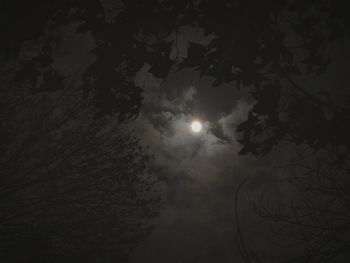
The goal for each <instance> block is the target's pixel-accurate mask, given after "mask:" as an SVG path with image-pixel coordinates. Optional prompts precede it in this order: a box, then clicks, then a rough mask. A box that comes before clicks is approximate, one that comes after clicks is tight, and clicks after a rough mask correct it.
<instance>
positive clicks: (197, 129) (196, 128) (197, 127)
mask: <svg viewBox="0 0 350 263" xmlns="http://www.w3.org/2000/svg"><path fill="white" fill-rule="evenodd" d="M191 129H192V131H194V132H200V131H201V129H202V124H201V123H200V122H199V121H194V122H192V124H191Z"/></svg>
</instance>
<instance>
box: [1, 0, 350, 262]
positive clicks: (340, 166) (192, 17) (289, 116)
mask: <svg viewBox="0 0 350 263" xmlns="http://www.w3.org/2000/svg"><path fill="white" fill-rule="evenodd" d="M121 3H122V5H121V7H118V8H117V7H115V10H114V11H118V15H117V16H113V17H112V19H107V16H106V11H105V9H104V7H103V2H100V1H97V0H91V1H79V0H65V1H50V2H47V1H43V0H36V1H35V2H31V3H27V2H26V1H19V0H17V1H2V2H1V10H2V11H1V15H0V18H1V19H2V20H1V23H0V24H1V29H3V30H1V32H4V33H3V36H4V39H7V40H8V41H3V42H2V43H1V46H0V48H1V52H2V54H3V57H4V60H6V61H9V60H11V59H12V60H14V59H15V58H16V57H17V56H18V53H19V51H20V49H21V45H22V44H23V43H25V41H28V40H32V39H40V41H41V43H42V44H41V47H40V51H39V52H38V54H39V55H38V56H35V57H33V58H32V59H31V60H29V61H16V60H15V61H16V63H18V64H20V65H21V70H19V71H18V72H17V74H16V76H15V80H16V81H17V83H20V84H23V83H25V84H26V85H29V86H30V87H31V88H30V90H31V91H36V92H39V94H41V95H38V98H41V96H44V94H47V93H46V92H47V91H53V90H56V89H58V88H59V87H63V86H64V85H62V84H61V83H63V81H62V76H59V74H57V72H56V71H55V69H54V68H53V67H52V59H53V57H52V56H53V50H54V48H55V46H56V45H57V43H58V42H59V41H58V40H59V38H58V37H59V36H57V35H55V34H54V33H53V32H54V28H57V27H59V26H60V25H62V24H65V23H69V22H71V21H80V22H82V24H81V25H80V27H79V29H78V30H79V32H91V34H92V36H93V38H94V40H95V42H96V48H95V49H94V50H93V51H92V52H93V54H95V56H96V61H95V62H94V63H93V64H92V65H90V67H89V68H88V69H87V70H86V71H85V72H84V73H83V76H82V85H78V86H79V88H80V89H79V90H80V91H83V92H81V93H77V94H78V96H76V95H74V96H73V98H80V97H84V96H86V97H87V98H88V99H89V101H90V102H92V105H94V106H95V107H96V111H94V112H93V114H94V115H95V117H98V118H97V119H100V120H101V121H102V120H103V119H104V118H105V117H106V115H112V114H117V115H118V117H119V121H123V120H126V119H130V118H133V117H135V116H137V114H138V112H139V109H140V105H141V102H142V90H141V89H140V88H139V87H137V86H136V85H135V83H134V82H133V77H134V75H135V73H136V72H137V71H138V70H139V69H140V68H141V67H142V65H144V64H145V63H147V64H148V65H150V69H149V71H150V72H151V73H152V74H153V75H154V76H155V77H158V78H165V77H166V76H167V75H168V74H169V73H171V72H172V70H181V69H183V68H194V69H196V70H198V71H199V72H200V73H201V75H207V76H211V77H213V78H214V79H215V80H214V82H213V86H214V87H216V86H218V85H220V84H221V83H231V84H233V85H232V86H233V87H236V88H240V87H249V89H250V93H251V95H252V97H253V98H254V100H255V104H254V106H253V108H252V110H251V111H250V113H249V115H248V117H247V120H246V121H245V122H243V123H242V124H241V125H239V127H238V132H241V134H242V136H241V139H240V140H239V142H240V143H241V144H242V150H241V152H240V153H241V154H248V153H251V154H253V155H255V156H258V157H262V156H265V155H267V154H268V153H270V152H271V151H272V150H273V149H274V148H275V147H276V146H278V145H281V144H283V143H289V144H293V145H298V146H303V147H304V146H305V147H306V148H307V149H308V150H310V151H312V158H311V159H306V158H304V159H302V160H301V161H300V162H299V164H298V165H297V166H298V167H300V166H302V167H303V166H305V165H306V164H305V163H304V162H307V166H309V165H311V166H312V167H314V165H315V164H317V163H321V164H322V172H320V171H319V169H318V168H317V169H315V168H312V169H311V168H310V167H309V168H307V169H305V170H297V171H298V174H297V177H296V178H294V177H293V179H292V182H293V183H297V185H299V186H300V189H301V190H303V189H305V187H306V186H308V183H310V182H309V181H307V182H305V181H303V180H306V179H307V178H309V177H310V176H311V175H312V176H311V177H312V178H315V176H316V178H319V177H320V178H321V179H322V180H325V181H326V182H324V184H321V185H319V184H318V183H317V182H314V181H312V180H311V189H314V188H317V189H318V188H320V189H319V190H318V191H321V193H322V196H323V197H324V198H326V196H327V194H328V190H329V189H328V188H329V187H330V188H334V187H335V189H337V190H336V191H334V198H335V200H338V201H337V202H340V204H341V200H342V199H343V198H345V197H346V195H347V193H346V192H345V191H344V189H342V186H344V185H345V186H346V182H343V183H340V182H342V181H343V180H345V179H344V178H343V177H345V175H346V174H348V168H347V166H348V159H349V157H348V156H349V155H348V151H349V146H350V145H349V143H350V141H349V139H348V134H350V125H348V123H349V118H350V108H349V103H348V100H349V95H348V94H344V98H345V100H347V101H345V103H344V102H340V101H339V100H338V99H335V98H334V96H333V94H330V93H329V92H326V91H324V90H316V91H311V90H310V89H309V87H305V86H304V85H303V83H302V81H297V79H298V78H300V77H301V76H305V75H309V76H310V75H311V76H313V75H319V74H323V73H324V72H325V71H326V70H327V67H328V65H329V63H330V62H331V51H332V47H333V46H334V45H335V43H337V42H338V41H344V39H345V38H346V37H348V35H349V25H350V19H349V16H348V14H347V8H346V4H347V3H346V1H327V0H321V1H316V0H311V1H302V0H293V1H277V0H268V1H254V0H248V1H247V0H237V1H233V0H224V1H210V0H201V1H185V0H176V1H175V0H164V1H158V0H151V1H142V0H132V1H130V0H128V1H121ZM19 5H22V6H21V7H22V8H21V9H20V10H19V9H18V6H19ZM253 7H254V8H253ZM117 9H118V10H117ZM10 20H11V21H13V25H12V28H11V29H10V28H9V27H7V25H6V24H5V22H6V23H7V22H8V21H10ZM184 27H185V28H196V29H200V30H202V31H203V32H204V33H203V36H202V38H205V37H207V36H211V37H212V40H211V41H210V43H209V44H208V43H205V44H203V43H202V42H201V41H187V42H185V43H184V41H183V40H182V41H180V39H181V37H182V36H181V29H182V28H184ZM38 78H40V79H43V80H44V81H43V82H42V83H41V84H40V85H37V83H38ZM13 92H15V93H16V92H17V90H14V91H13ZM54 94H56V93H54ZM27 96H29V95H26V97H27ZM31 96H34V95H31ZM50 96H51V95H50ZM15 98H16V100H14V101H13V103H14V105H16V104H17V103H18V102H17V97H15ZM55 100H56V99H55ZM9 101H12V100H9ZM43 102H45V100H43ZM40 105H41V107H43V109H45V107H48V106H47V105H46V104H45V103H44V105H42V103H40ZM45 105H46V106H45ZM77 105H78V104H77ZM90 106H91V105H90ZM22 107H24V105H23V106H22ZM35 112H36V111H35ZM18 114H19V113H18ZM44 115H45V114H44ZM4 116H6V115H4ZM16 118H17V116H16ZM28 120H33V119H32V117H31V118H29V119H28ZM96 121H97V120H96ZM29 122H30V121H29ZM31 123H32V124H31V125H33V126H36V123H38V125H41V124H40V123H41V122H40V121H35V122H34V123H33V122H31ZM55 123H56V122H55ZM58 123H60V122H57V123H56V124H55V125H58ZM81 123H86V122H85V121H83V122H81ZM88 123H90V122H88ZM34 124H35V125H34ZM45 125H46V124H45ZM10 127H11V129H12V130H13V131H14V132H18V128H15V127H12V126H10ZM315 127H317V128H315ZM12 130H11V132H9V130H7V132H5V133H4V135H3V136H1V139H2V140H3V141H4V142H7V141H8V137H9V138H11V135H12ZM30 130H31V129H28V128H26V129H25V130H24V131H26V132H28V131H30ZM38 132H39V131H36V130H35V132H34V133H33V134H26V133H25V134H20V135H18V138H26V137H25V136H38V135H36V134H37V133H38ZM39 137H40V139H41V136H39ZM43 138H45V136H44V137H43ZM67 138H69V136H68V137H67ZM21 140H22V139H21ZM26 144H27V142H26V141H24V142H22V143H21V144H20V145H19V146H17V147H19V148H18V149H19V150H18V151H19V153H20V154H22V151H24V150H21V149H22V148H21V147H26ZM21 145H23V146H21ZM48 145H50V143H48ZM53 152H55V151H53ZM20 154H17V155H16V154H15V155H14V157H13V158H14V160H17V159H16V158H17V156H20ZM319 155H322V158H321V160H322V162H321V161H320V157H319ZM30 156H33V157H34V156H35V154H34V153H33V154H31V155H30ZM49 156H50V155H48V157H49ZM28 160H30V158H29V159H28ZM10 161H11V160H10ZM4 164H6V165H7V166H6V167H10V168H11V169H13V170H14V171H15V170H16V169H17V170H18V169H19V166H16V165H14V164H13V163H11V162H8V161H6V162H5V161H4ZM293 165H295V164H294V163H293ZM6 169H7V168H6ZM333 170H336V171H337V174H335V175H334V174H333V173H332V171H333ZM307 171H309V172H307ZM326 171H327V172H326ZM301 175H302V177H301V178H303V179H301V178H300V177H299V176H301ZM331 175H332V177H331V178H333V180H329V176H331ZM338 177H340V178H342V179H339V180H340V182H338V184H339V185H340V187H339V186H334V185H333V183H334V182H337V179H336V178H338ZM7 179H10V177H7ZM300 180H302V183H300ZM322 180H321V181H322ZM306 189H307V187H306ZM315 191H316V190H315ZM311 193H314V192H312V191H311ZM305 198H306V197H305ZM307 198H309V197H307ZM305 200H306V199H305ZM324 204H328V202H325V203H324ZM340 204H339V205H340ZM301 207H302V206H301ZM344 208H345V206H344V207H342V206H341V205H340V207H339V209H340V210H339V211H340V213H341V214H343V216H345V212H344ZM298 209H299V208H298ZM298 209H297V210H298ZM300 209H301V208H300ZM303 209H304V208H303ZM309 209H310V210H309V212H308V214H309V215H308V216H307V218H308V219H307V220H311V225H312V224H313V225H315V224H316V225H317V226H318V223H315V222H314V221H313V217H312V216H311V215H313V214H314V213H316V212H315V211H322V209H323V208H322V209H321V208H319V207H318V203H317V202H316V203H313V202H311V205H310V207H309ZM337 209H338V208H337ZM339 211H338V210H337V213H338V212H339ZM318 213H319V212H318ZM316 214H317V213H316ZM293 215H294V218H293V220H294V221H295V220H299V219H300V216H299V214H293ZM332 216H333V217H332ZM275 218H276V217H275ZM282 218H284V217H283V216H282ZM319 218H320V219H322V218H323V219H324V220H328V219H327V218H328V217H327V216H324V217H322V216H320V217H319ZM330 218H333V219H335V218H336V213H333V214H331V216H330ZM345 221H346V220H345ZM309 223H310V222H309ZM322 224H323V223H321V225H322ZM325 224H326V223H325ZM299 226H300V224H299ZM303 227H305V226H303ZM327 227H328V228H327ZM326 228H327V229H328V230H330V232H329V233H336V232H334V231H335V228H329V226H328V225H327V226H326ZM309 229H312V228H309ZM328 230H327V231H328ZM342 230H343V229H342ZM337 231H338V230H337ZM303 232H307V231H303ZM345 232H346V231H345ZM310 233H312V235H314V234H316V233H317V232H314V231H311V232H310ZM325 233H326V232H325ZM327 233H328V232H327ZM323 234H324V233H322V234H320V235H319V238H320V239H311V240H312V242H314V240H317V242H321V240H323V238H324V237H326V236H328V234H325V235H323ZM299 237H300V236H299ZM309 237H310V236H309ZM309 237H307V238H305V237H303V238H304V239H303V240H304V241H305V242H306V243H308V242H309V241H308V240H309V239H308V238H309ZM39 239H40V238H39ZM328 240H331V241H332V242H326V243H325V244H326V245H324V246H322V248H319V249H321V250H317V247H314V246H312V247H311V250H307V251H306V252H307V253H306V255H311V254H313V255H316V254H317V253H318V252H320V253H319V254H318V256H320V257H321V258H322V260H326V259H328V256H330V255H334V254H336V253H338V252H339V251H343V250H344V249H342V246H343V245H339V246H338V245H336V246H334V247H333V246H332V247H330V246H329V245H330V244H333V242H334V240H333V239H332V238H330V239H329V238H328ZM317 242H316V243H317ZM321 243H322V242H321ZM334 244H346V242H345V243H344V242H338V241H337V242H335V243H334ZM306 247H307V246H306ZM335 247H336V248H335ZM323 249H328V250H327V251H328V252H324V251H323ZM310 251H314V252H312V253H311V254H310V253H309V252H310ZM315 251H316V252H315ZM303 260H305V261H307V260H308V261H312V260H321V259H320V258H317V259H316V258H314V257H311V258H309V257H306V258H304V259H303Z"/></svg>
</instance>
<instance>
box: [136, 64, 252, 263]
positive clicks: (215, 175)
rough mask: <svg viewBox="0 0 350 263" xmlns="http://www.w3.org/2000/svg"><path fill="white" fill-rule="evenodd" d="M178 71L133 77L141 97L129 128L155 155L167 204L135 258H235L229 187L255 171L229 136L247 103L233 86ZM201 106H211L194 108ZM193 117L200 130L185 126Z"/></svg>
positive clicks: (241, 117) (209, 260)
mask: <svg viewBox="0 0 350 263" xmlns="http://www.w3.org/2000/svg"><path fill="white" fill-rule="evenodd" d="M175 75H177V77H174V76H172V77H171V79H170V80H169V79H168V80H166V81H164V82H162V81H159V80H157V79H155V78H154V77H153V76H152V75H151V74H150V73H148V72H146V71H144V72H143V75H142V77H141V75H139V76H138V77H139V78H142V79H143V81H142V83H143V89H144V97H145V100H144V104H143V108H142V111H141V114H140V115H139V117H138V119H137V120H136V121H135V122H134V123H131V124H130V127H131V128H132V129H134V130H135V132H136V133H137V134H138V135H139V136H140V137H141V138H142V142H143V143H144V144H145V145H148V146H149V147H150V152H151V153H153V154H154V156H155V160H154V163H153V167H154V171H155V172H156V174H157V175H158V176H159V178H161V179H162V181H163V186H164V187H163V189H164V198H165V201H166V205H165V207H164V209H163V210H162V212H161V216H160V217H159V218H158V220H157V222H156V226H157V227H156V230H155V231H154V232H153V234H152V235H151V237H150V239H149V240H148V241H147V243H146V244H144V245H143V246H141V247H140V249H139V250H138V253H137V256H136V259H135V262H162V260H165V259H167V260H166V261H167V262H178V261H179V260H182V261H189V260H190V259H191V258H193V257H194V256H196V255H198V256H200V257H201V262H212V260H213V259H214V258H215V257H217V258H218V257H222V260H221V261H220V262H232V260H233V259H234V258H235V259H238V258H239V255H238V252H237V251H236V253H234V254H232V251H235V244H234V240H233V236H234V232H235V229H234V227H233V226H234V225H233V222H234V217H233V200H234V191H235V189H236V187H237V185H238V184H239V182H240V181H241V180H242V179H243V178H245V177H250V176H253V175H255V174H257V173H259V171H258V170H257V163H256V162H255V161H254V160H253V158H252V157H249V156H238V155H237V153H238V151H239V148H240V146H239V144H238V143H237V142H236V141H235V140H234V137H235V127H236V126H237V125H238V123H239V122H240V121H242V120H244V118H245V116H246V114H247V111H248V110H249V108H250V106H251V103H250V102H249V101H248V100H244V99H242V98H241V96H243V95H239V94H237V93H236V91H235V90H234V89H233V88H232V87H230V88H229V87H226V86H224V87H222V88H223V90H222V92H223V94H221V93H220V90H218V89H217V90H213V89H211V88H210V84H208V83H205V85H203V83H202V80H198V79H197V77H198V76H197V75H196V73H194V72H191V71H190V72H180V73H179V74H175ZM214 94H218V96H214ZM214 97H216V99H215V100H213V101H211V99H212V98H214ZM217 97H219V99H217ZM198 105H201V106H200V107H203V109H204V106H205V105H206V106H207V107H208V108H205V109H204V110H199V108H200V107H198ZM207 116H208V117H207ZM215 116H216V118H215ZM193 118H199V119H201V120H202V124H203V130H202V131H201V132H200V133H198V134H197V133H193V132H192V131H191V129H190V127H189V126H190V122H191V120H192V119H193ZM215 131H217V132H215ZM218 131H220V132H221V134H222V135H223V137H224V139H223V138H221V137H220V136H218V133H219V132H218ZM225 136H226V137H225ZM225 138H226V139H225ZM227 138H231V140H228V139H227ZM257 171H258V172H257ZM254 187H256V186H254ZM254 189H256V188H254ZM244 210H247V204H245V209H244ZM217 244H220V245H219V246H218V245H217ZM157 249H158V250H157ZM156 250H157V251H161V252H159V253H155V251H156ZM179 251H182V252H181V253H182V254H181V255H179V254H178V253H179ZM184 251H185V252H184ZM169 257H170V258H169ZM179 257H180V258H179ZM202 258H203V259H202Z"/></svg>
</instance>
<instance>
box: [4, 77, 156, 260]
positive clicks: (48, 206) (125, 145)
mask: <svg viewBox="0 0 350 263" xmlns="http://www.w3.org/2000/svg"><path fill="white" fill-rule="evenodd" d="M9 78H11V76H9ZM2 83H3V84H4V83H5V80H4V79H3V81H2ZM74 85H75V84H74V82H73V83H72V84H71V85H70V87H66V88H63V89H60V90H57V91H54V92H42V93H37V94H32V93H31V89H30V87H27V88H26V87H23V86H19V87H18V86H17V87H16V86H15V85H9V86H7V87H6V86H4V85H3V89H2V91H1V108H2V110H1V119H2V129H1V149H2V151H1V166H0V167H1V168H0V169H1V176H0V182H1V183H0V185H1V186H0V188H1V190H0V192H1V193H0V206H1V209H0V210H1V212H0V232H1V234H0V236H1V238H0V251H1V253H0V258H1V261H2V262H77V260H78V261H81V260H83V261H84V262H116V261H117V262H126V261H128V260H129V259H130V256H131V251H132V250H133V249H134V248H135V246H136V245H137V244H138V242H139V241H140V240H141V239H142V238H144V237H145V236H146V235H147V234H148V233H149V231H150V229H151V228H150V225H149V224H148V222H147V220H148V219H150V218H152V217H154V216H155V215H156V214H157V209H158V206H159V201H160V199H159V195H158V192H157V181H158V180H157V178H156V177H155V176H154V175H153V174H152V172H151V171H150V170H149V168H148V166H147V164H148V163H149V160H150V158H151V156H149V155H148V154H147V153H146V152H145V149H144V148H143V147H141V146H140V144H139V140H138V139H136V138H135V137H134V136H133V135H132V134H131V133H130V132H128V131H127V130H126V129H125V128H124V129H123V128H122V127H121V125H120V122H119V121H118V119H117V118H115V117H103V118H100V119H98V120H96V119H95V118H94V114H95V112H96V109H94V108H93V107H92V106H91V105H89V102H88V101H87V100H85V99H84V98H83V96H82V95H81V91H79V90H77V89H76V88H74ZM72 86H73V87H72Z"/></svg>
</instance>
